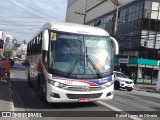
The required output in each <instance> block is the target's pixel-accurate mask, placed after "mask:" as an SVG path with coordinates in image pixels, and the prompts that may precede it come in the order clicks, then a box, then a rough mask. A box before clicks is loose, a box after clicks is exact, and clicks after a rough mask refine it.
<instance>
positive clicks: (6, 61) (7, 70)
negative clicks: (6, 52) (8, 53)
mask: <svg viewBox="0 0 160 120" xmlns="http://www.w3.org/2000/svg"><path fill="white" fill-rule="evenodd" d="M1 67H3V68H4V69H5V74H7V80H9V78H10V69H11V61H10V60H9V59H7V58H3V59H2V61H1Z"/></svg>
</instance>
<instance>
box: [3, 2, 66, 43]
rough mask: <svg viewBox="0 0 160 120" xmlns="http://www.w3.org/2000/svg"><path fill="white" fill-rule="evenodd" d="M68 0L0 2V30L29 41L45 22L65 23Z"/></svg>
mask: <svg viewBox="0 0 160 120" xmlns="http://www.w3.org/2000/svg"><path fill="white" fill-rule="evenodd" d="M67 1H68V0H0V30H1V31H3V33H4V34H5V35H11V36H12V37H13V38H16V39H17V40H18V41H22V40H27V41H29V40H30V39H31V38H32V36H33V35H34V34H35V33H36V32H38V30H39V29H40V28H41V27H42V26H43V25H44V24H45V23H46V22H60V21H65V16H66V9H67Z"/></svg>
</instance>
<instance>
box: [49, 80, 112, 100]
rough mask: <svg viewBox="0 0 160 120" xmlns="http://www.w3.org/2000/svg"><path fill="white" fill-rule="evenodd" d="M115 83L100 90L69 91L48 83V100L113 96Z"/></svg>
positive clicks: (107, 97) (99, 98)
mask: <svg viewBox="0 0 160 120" xmlns="http://www.w3.org/2000/svg"><path fill="white" fill-rule="evenodd" d="M113 90H114V85H111V86H110V87H107V88H105V89H103V90H99V91H69V90H65V89H61V88H58V87H55V86H53V85H51V84H49V83H47V92H46V99H47V101H48V102H60V103H62V102H90V101H99V100H110V99H112V98H113Z"/></svg>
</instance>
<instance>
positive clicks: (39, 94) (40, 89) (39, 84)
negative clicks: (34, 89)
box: [38, 76, 46, 101]
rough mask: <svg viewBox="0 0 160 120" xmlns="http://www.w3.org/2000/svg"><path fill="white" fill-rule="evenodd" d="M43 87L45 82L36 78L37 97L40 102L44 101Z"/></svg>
mask: <svg viewBox="0 0 160 120" xmlns="http://www.w3.org/2000/svg"><path fill="white" fill-rule="evenodd" d="M45 87H46V83H45V81H44V80H43V79H42V78H41V77H40V76H38V96H39V98H40V100H41V101H45V100H46V98H45V95H46V93H44V90H43V89H44V88H45Z"/></svg>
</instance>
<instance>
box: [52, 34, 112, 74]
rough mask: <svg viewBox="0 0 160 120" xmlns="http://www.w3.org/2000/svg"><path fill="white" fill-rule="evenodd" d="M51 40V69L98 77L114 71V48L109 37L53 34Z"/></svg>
mask: <svg viewBox="0 0 160 120" xmlns="http://www.w3.org/2000/svg"><path fill="white" fill-rule="evenodd" d="M50 39H51V40H50V41H51V42H50V64H49V67H50V68H51V69H54V70H58V71H60V72H65V73H68V74H98V75H100V74H101V73H105V72H108V71H110V70H111V69H113V48H112V47H113V46H112V42H111V40H110V38H109V37H101V36H89V35H77V34H69V33H54V32H51V35H50Z"/></svg>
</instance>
